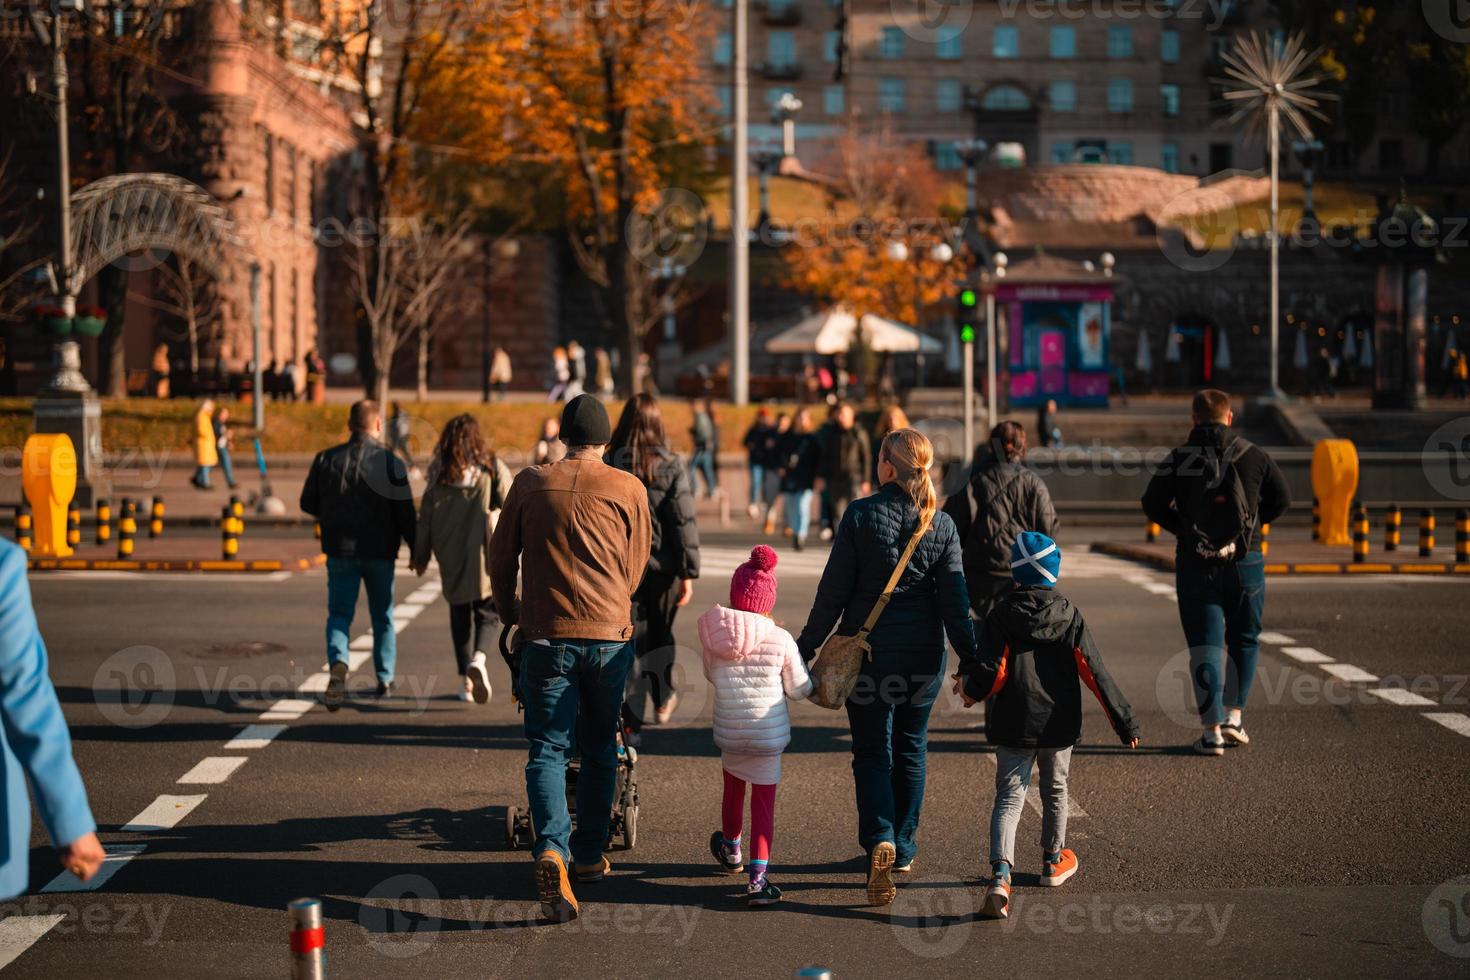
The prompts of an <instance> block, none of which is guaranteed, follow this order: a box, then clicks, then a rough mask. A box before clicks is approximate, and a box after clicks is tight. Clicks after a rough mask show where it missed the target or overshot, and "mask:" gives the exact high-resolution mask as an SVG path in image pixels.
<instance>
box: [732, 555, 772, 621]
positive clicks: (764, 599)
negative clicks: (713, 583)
mask: <svg viewBox="0 0 1470 980" xmlns="http://www.w3.org/2000/svg"><path fill="white" fill-rule="evenodd" d="M775 569H776V552H775V551H774V550H772V549H770V548H767V547H766V546H765V545H763V544H758V545H756V546H755V548H753V549H752V550H751V552H750V559H749V560H748V561H746V562H745V564H743V565H741V566H740V567H739V568H737V569H735V575H734V577H733V578H731V579H730V605H731V606H732V607H733V608H735V609H741V610H744V611H745V612H753V613H764V614H766V615H769V614H770V612H771V610H772V609H775V608H776V571H775Z"/></svg>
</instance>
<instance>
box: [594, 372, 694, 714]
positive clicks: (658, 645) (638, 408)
mask: <svg viewBox="0 0 1470 980" xmlns="http://www.w3.org/2000/svg"><path fill="white" fill-rule="evenodd" d="M606 462H607V463H608V465H609V466H615V467H617V468H618V469H620V470H626V471H627V472H629V473H632V474H633V475H634V476H636V477H638V479H639V480H641V481H642V482H643V485H644V486H645V487H647V488H648V512H649V514H650V515H651V516H652V518H653V553H652V554H651V555H650V556H649V559H648V570H647V571H646V572H645V573H644V575H643V582H642V584H640V585H639V586H638V591H637V592H635V593H634V594H633V615H634V634H633V639H634V643H635V650H636V655H637V657H638V661H639V665H640V666H639V668H638V677H639V685H640V687H641V686H642V685H644V684H646V685H647V686H648V688H649V689H650V693H651V694H652V696H653V709H654V717H655V718H656V719H657V721H658V723H659V724H664V723H666V722H667V721H668V720H669V718H670V717H671V716H672V715H673V713H674V708H675V707H676V706H677V705H678V702H679V698H678V695H677V694H676V693H675V691H674V683H673V682H674V678H673V666H674V617H675V616H676V615H678V612H679V609H680V608H681V607H683V606H687V605H688V604H689V600H690V599H692V598H693V597H694V580H695V579H696V578H698V577H699V529H698V528H697V527H696V526H695V524H694V493H693V488H692V487H691V486H690V481H689V472H688V470H686V469H685V468H684V465H683V463H681V462H680V461H679V459H678V457H676V456H675V455H674V454H673V452H672V451H671V450H670V449H669V440H668V436H667V434H666V433H665V431H664V419H663V412H662V411H660V409H659V405H658V399H656V398H654V397H653V396H652V395H647V394H640V395H635V396H633V397H632V398H630V399H629V400H628V403H627V404H626V405H624V406H623V414H622V416H621V417H620V418H619V419H618V426H617V428H616V429H615V430H613V434H612V442H611V443H610V444H609V445H608V449H607V457H606ZM634 703H635V704H636V705H637V707H638V709H640V710H641V708H642V692H641V691H640V692H639V693H638V695H637V701H635V702H634Z"/></svg>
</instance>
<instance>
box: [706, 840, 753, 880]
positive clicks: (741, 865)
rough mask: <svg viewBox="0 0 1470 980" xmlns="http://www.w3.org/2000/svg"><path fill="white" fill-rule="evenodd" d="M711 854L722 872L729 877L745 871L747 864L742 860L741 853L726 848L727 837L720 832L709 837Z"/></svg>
mask: <svg viewBox="0 0 1470 980" xmlns="http://www.w3.org/2000/svg"><path fill="white" fill-rule="evenodd" d="M709 852H710V854H712V855H714V859H715V861H716V862H718V864H719V865H720V870H721V871H723V872H724V873H725V874H727V875H738V874H739V873H740V872H742V871H744V870H745V862H743V861H741V860H740V852H739V851H738V850H737V851H731V850H730V848H728V847H726V846H725V835H724V834H722V833H720V832H719V831H718V830H717V831H715V832H714V833H713V834H710V835H709Z"/></svg>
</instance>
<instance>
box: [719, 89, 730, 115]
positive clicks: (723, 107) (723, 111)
mask: <svg viewBox="0 0 1470 980" xmlns="http://www.w3.org/2000/svg"><path fill="white" fill-rule="evenodd" d="M731 101H732V97H731V95H730V89H729V86H721V87H720V117H721V118H722V119H729V118H730V116H731V115H732V114H733V113H732V112H731V109H730V104H731Z"/></svg>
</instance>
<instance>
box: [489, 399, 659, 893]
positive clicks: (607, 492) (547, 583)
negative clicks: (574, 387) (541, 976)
mask: <svg viewBox="0 0 1470 980" xmlns="http://www.w3.org/2000/svg"><path fill="white" fill-rule="evenodd" d="M611 436H612V426H611V424H610V423H609V420H608V416H607V410H606V409H605V408H603V406H602V403H601V402H599V401H597V399H595V398H593V397H592V396H591V395H579V396H578V397H576V398H574V399H572V400H571V401H570V402H568V403H567V406H566V409H565V410H564V411H563V412H562V417H561V440H562V442H564V443H566V445H567V455H566V458H565V459H563V460H561V461H560V462H557V463H550V464H548V465H545V466H533V467H530V468H529V469H526V470H523V471H522V472H521V473H520V475H519V476H517V477H516V480H515V483H514V484H512V485H511V489H510V493H509V494H508V495H507V497H506V500H505V507H504V508H503V509H502V510H501V512H500V523H499V524H498V525H497V526H496V529H495V535H494V537H493V538H492V539H491V544H490V589H491V593H492V595H493V596H494V598H495V605H496V608H497V610H498V611H499V613H500V618H501V619H503V620H504V621H505V622H506V623H509V624H513V625H517V626H519V627H520V633H519V643H520V644H521V646H520V651H521V677H520V687H521V694H522V697H523V698H524V703H525V710H526V738H527V739H528V740H529V741H530V743H531V749H530V758H529V761H528V762H527V764H526V793H527V796H528V798H529V800H530V805H531V823H532V825H533V827H534V828H535V831H536V845H535V847H536V887H537V891H538V893H539V895H540V898H541V905H542V907H543V908H544V909H545V910H546V913H547V915H549V916H551V917H553V918H556V919H560V920H563V921H566V920H568V919H572V918H575V917H576V915H577V900H576V897H575V896H574V895H573V894H572V887H571V882H570V880H569V877H568V873H567V862H568V861H569V860H570V861H571V862H572V868H573V872H574V873H575V876H576V878H577V880H578V881H579V882H594V881H601V880H602V878H603V876H604V874H606V872H607V871H608V870H609V864H608V862H607V859H606V858H604V857H603V856H602V848H603V845H604V844H605V843H606V841H607V828H608V820H609V817H610V815H611V813H612V802H613V792H614V789H615V787H616V777H617V763H618V760H617V729H618V724H619V712H620V709H621V707H622V703H623V686H624V683H625V682H626V680H627V676H628V669H629V667H630V666H631V665H632V662H633V593H634V591H636V590H637V588H638V583H639V581H640V580H641V579H642V578H643V572H644V569H645V568H646V567H647V565H648V556H649V551H650V549H651V547H652V535H653V528H652V524H651V522H650V520H649V514H648V492H647V491H646V490H645V489H644V487H643V484H642V483H640V482H638V479H637V477H635V476H633V475H631V474H629V473H625V472H623V471H622V470H618V469H614V468H613V467H611V466H608V465H606V464H605V463H603V462H602V456H603V451H604V449H605V448H606V445H607V442H608V440H609V439H610V438H611ZM518 568H519V574H520V579H521V593H520V597H519V599H518V598H517V596H516V588H515V586H516V576H517V570H518ZM574 735H575V738H574ZM574 742H575V744H576V745H577V748H578V750H579V751H580V753H581V757H582V768H581V772H580V773H579V774H578V778H577V815H578V818H577V830H576V832H575V833H574V832H572V824H571V817H570V815H569V814H568V811H567V799H566V765H567V755H568V753H569V751H570V748H571V746H572V745H573V744H574Z"/></svg>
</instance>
